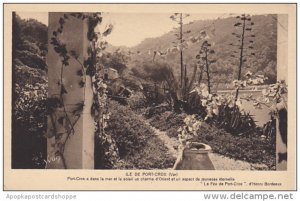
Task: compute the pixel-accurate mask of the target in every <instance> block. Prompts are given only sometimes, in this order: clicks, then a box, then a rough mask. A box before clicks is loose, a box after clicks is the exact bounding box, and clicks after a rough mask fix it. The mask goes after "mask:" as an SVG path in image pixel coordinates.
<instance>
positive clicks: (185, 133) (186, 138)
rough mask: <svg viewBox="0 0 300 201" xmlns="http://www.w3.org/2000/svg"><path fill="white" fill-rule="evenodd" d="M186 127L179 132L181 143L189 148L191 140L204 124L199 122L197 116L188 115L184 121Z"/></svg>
mask: <svg viewBox="0 0 300 201" xmlns="http://www.w3.org/2000/svg"><path fill="white" fill-rule="evenodd" d="M184 123H185V125H183V126H181V127H180V128H179V129H178V130H177V131H178V133H179V134H178V137H179V142H180V143H181V145H183V146H187V145H189V143H190V140H191V139H193V137H194V136H196V135H197V131H198V130H199V129H200V127H201V125H202V122H201V121H199V120H197V119H196V117H195V115H188V116H187V117H186V118H185V119H184Z"/></svg>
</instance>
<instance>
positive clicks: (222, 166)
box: [141, 116, 268, 170]
mask: <svg viewBox="0 0 300 201" xmlns="http://www.w3.org/2000/svg"><path fill="white" fill-rule="evenodd" d="M141 118H142V119H143V121H144V122H145V124H147V125H148V126H150V128H151V129H152V130H153V131H154V133H155V135H156V136H157V137H158V138H159V139H160V140H161V141H163V142H164V144H165V146H166V147H167V148H168V150H169V153H170V154H172V156H174V157H175V158H177V147H178V145H179V142H178V140H177V139H175V138H170V137H169V136H168V135H167V134H166V132H164V131H161V130H159V129H157V128H155V127H153V126H151V125H150V124H149V122H148V121H147V120H145V119H144V117H142V116H141ZM209 157H210V159H211V161H212V163H213V164H214V166H215V169H216V170H265V169H268V167H267V166H266V165H261V164H252V163H248V162H245V161H241V160H234V159H231V158H228V157H225V156H222V155H220V154H217V153H209Z"/></svg>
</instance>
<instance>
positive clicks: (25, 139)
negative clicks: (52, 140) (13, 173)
mask: <svg viewBox="0 0 300 201" xmlns="http://www.w3.org/2000/svg"><path fill="white" fill-rule="evenodd" d="M47 34H48V33H47V27H46V26H45V25H43V24H42V23H40V22H38V21H36V20H32V19H30V20H22V19H21V18H20V17H19V16H18V15H16V13H15V12H14V13H13V40H12V44H13V54H12V56H13V62H12V63H13V65H12V68H13V70H12V71H13V76H12V79H13V82H12V101H13V104H12V168H22V169H27V168H30V169H38V168H44V167H45V165H46V158H47V156H46V155H47V153H46V138H45V137H44V135H45V133H46V129H47V87H48V83H47V77H46V76H45V71H44V70H46V69H47V66H46V63H45V55H46V52H47Z"/></svg>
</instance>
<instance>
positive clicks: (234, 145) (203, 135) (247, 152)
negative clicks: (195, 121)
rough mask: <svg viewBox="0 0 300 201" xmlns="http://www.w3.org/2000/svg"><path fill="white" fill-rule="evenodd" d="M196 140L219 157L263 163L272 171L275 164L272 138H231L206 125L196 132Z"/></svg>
mask: <svg viewBox="0 0 300 201" xmlns="http://www.w3.org/2000/svg"><path fill="white" fill-rule="evenodd" d="M197 140H199V141H200V142H203V143H207V144H209V145H210V146H211V147H212V150H213V151H214V152H216V153H219V154H221V155H224V156H227V157H230V158H234V159H239V160H244V161H248V162H251V163H263V164H266V165H267V166H268V167H269V168H270V169H274V167H275V162H276V159H275V158H276V157H275V156H276V154H275V151H276V142H275V139H274V138H271V139H266V138H262V137H260V136H257V135H253V137H243V136H233V135H231V134H230V133H227V132H225V131H224V130H220V129H218V128H216V127H214V126H209V125H208V124H206V123H203V124H202V127H201V129H200V130H199V131H198V137H197Z"/></svg>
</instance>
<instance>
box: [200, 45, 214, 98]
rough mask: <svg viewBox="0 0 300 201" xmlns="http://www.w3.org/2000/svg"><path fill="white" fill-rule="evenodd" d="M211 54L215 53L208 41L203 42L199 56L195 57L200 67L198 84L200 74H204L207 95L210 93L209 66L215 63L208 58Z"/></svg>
mask: <svg viewBox="0 0 300 201" xmlns="http://www.w3.org/2000/svg"><path fill="white" fill-rule="evenodd" d="M213 54H215V51H214V50H213V49H211V44H210V43H209V42H208V41H204V42H203V43H202V45H201V49H200V51H199V54H197V55H196V59H197V60H198V62H197V63H198V64H199V65H200V75H199V80H198V82H199V83H200V82H201V80H202V76H203V74H202V73H203V72H206V77H207V87H208V93H211V74H210V65H211V64H213V63H216V60H215V59H213V58H209V55H213Z"/></svg>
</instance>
